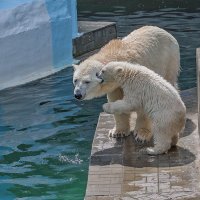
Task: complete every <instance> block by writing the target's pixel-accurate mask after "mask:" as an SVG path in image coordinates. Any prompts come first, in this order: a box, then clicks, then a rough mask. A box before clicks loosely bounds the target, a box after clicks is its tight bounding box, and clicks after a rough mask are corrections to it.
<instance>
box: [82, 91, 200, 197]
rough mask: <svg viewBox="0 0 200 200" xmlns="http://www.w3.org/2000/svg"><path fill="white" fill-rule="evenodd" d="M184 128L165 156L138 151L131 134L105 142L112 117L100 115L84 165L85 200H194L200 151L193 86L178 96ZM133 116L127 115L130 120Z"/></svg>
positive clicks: (197, 192) (198, 189)
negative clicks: (184, 117)
mask: <svg viewBox="0 0 200 200" xmlns="http://www.w3.org/2000/svg"><path fill="white" fill-rule="evenodd" d="M181 96H182V98H183V100H184V102H185V104H186V106H187V121H186V128H185V131H184V133H183V135H181V138H180V140H179V142H178V146H177V148H173V149H171V150H170V152H169V153H168V154H165V155H160V156H148V155H142V154H141V153H139V149H140V148H141V147H143V146H141V145H138V144H137V143H136V142H135V140H134V137H133V135H130V136H129V137H126V138H124V139H111V138H109V137H108V131H109V130H110V129H111V128H112V127H113V126H114V120H113V116H112V115H108V114H105V113H101V114H100V117H99V122H98V125H97V129H96V132H95V136H94V140H93V145H92V153H91V160H90V166H89V175H88V184H87V190H86V196H85V199H86V200H100V199H102V200H103V199H104V200H111V199H113V200H119V199H124V200H129V199H138V200H146V199H159V200H169V199H173V200H175V199H181V200H182V199H188V200H189V199H190V200H191V199H200V185H199V182H200V167H199V166H200V149H199V135H198V127H197V123H198V119H197V116H198V114H197V92H196V88H194V89H191V90H186V91H183V92H181ZM134 117H135V116H133V118H134Z"/></svg>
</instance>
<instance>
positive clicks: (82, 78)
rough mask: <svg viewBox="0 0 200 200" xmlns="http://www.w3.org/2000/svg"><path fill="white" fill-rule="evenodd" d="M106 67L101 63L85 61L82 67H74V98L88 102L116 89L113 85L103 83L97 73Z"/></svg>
mask: <svg viewBox="0 0 200 200" xmlns="http://www.w3.org/2000/svg"><path fill="white" fill-rule="evenodd" d="M103 67H104V64H102V63H101V62H99V61H96V60H85V61H84V62H82V63H81V64H80V65H74V75H73V84H74V96H75V98H76V99H78V100H88V99H93V98H95V97H100V96H103V95H105V94H107V93H108V92H110V90H113V88H115V85H113V84H112V83H102V79H101V78H99V77H98V76H97V73H98V72H99V71H101V69H102V68H103Z"/></svg>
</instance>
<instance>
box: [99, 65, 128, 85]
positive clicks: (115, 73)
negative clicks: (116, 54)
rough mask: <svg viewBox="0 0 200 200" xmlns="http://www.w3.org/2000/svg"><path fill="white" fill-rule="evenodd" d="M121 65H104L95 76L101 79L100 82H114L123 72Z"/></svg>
mask: <svg viewBox="0 0 200 200" xmlns="http://www.w3.org/2000/svg"><path fill="white" fill-rule="evenodd" d="M123 64H124V63H121V62H110V63H108V64H107V65H105V66H104V67H103V68H102V69H101V71H100V72H99V73H98V74H97V77H98V78H100V79H102V82H104V83H105V84H106V83H109V82H112V83H113V82H116V79H118V77H119V75H120V73H121V72H122V71H123Z"/></svg>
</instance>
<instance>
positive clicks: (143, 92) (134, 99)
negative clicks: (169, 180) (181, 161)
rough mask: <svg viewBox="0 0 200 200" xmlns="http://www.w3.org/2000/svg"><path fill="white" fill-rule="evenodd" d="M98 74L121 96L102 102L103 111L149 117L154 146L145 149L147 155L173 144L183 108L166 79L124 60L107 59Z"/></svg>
mask: <svg viewBox="0 0 200 200" xmlns="http://www.w3.org/2000/svg"><path fill="white" fill-rule="evenodd" d="M100 77H101V78H103V80H104V81H105V82H113V84H115V87H116V88H117V87H121V88H122V89H123V92H124V97H123V99H121V100H117V101H115V102H112V103H106V104H104V105H103V109H104V111H105V112H107V113H110V114H116V113H118V114H122V113H131V112H133V111H136V112H137V111H143V113H145V114H146V115H147V116H148V118H149V119H150V120H151V123H152V130H151V132H152V134H153V137H154V147H153V148H147V149H146V151H147V153H148V154H162V153H165V152H166V151H168V150H169V149H170V147H171V144H173V145H175V144H176V142H177V141H178V135H179V133H180V132H181V130H182V129H183V128H184V125H185V113H186V108H185V105H184V103H183V101H182V100H181V98H180V96H179V94H178V92H177V90H176V89H175V88H174V87H173V86H172V85H171V84H170V83H169V82H167V81H166V80H164V79H163V78H162V77H161V76H159V75H158V74H156V73H155V72H153V71H152V70H149V69H148V68H146V67H144V66H140V65H136V64H130V63H127V62H110V63H109V64H107V65H106V66H104V67H103V69H102V71H101V73H100ZM113 89H115V88H113ZM110 92H112V91H110Z"/></svg>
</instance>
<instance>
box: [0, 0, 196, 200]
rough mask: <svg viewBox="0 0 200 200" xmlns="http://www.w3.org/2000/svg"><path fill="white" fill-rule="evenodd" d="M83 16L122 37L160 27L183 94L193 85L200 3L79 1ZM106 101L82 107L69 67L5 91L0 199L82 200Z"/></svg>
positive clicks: (0, 111)
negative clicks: (173, 45) (177, 53)
mask: <svg viewBox="0 0 200 200" xmlns="http://www.w3.org/2000/svg"><path fill="white" fill-rule="evenodd" d="M78 9H79V14H78V15H79V19H80V20H94V21H116V22H117V26H118V32H119V37H122V36H124V35H126V34H128V33H129V32H131V31H132V30H133V29H135V28H138V27H141V26H142V25H146V24H148V25H149V24H151V25H157V26H160V27H162V28H164V29H166V30H167V31H169V32H170V33H172V34H173V35H174V36H175V37H176V38H177V40H178V41H179V43H180V46H181V64H182V72H181V77H180V80H179V83H180V87H181V89H186V88H191V87H194V86H195V85H196V75H195V71H196V70H195V68H196V66H195V48H196V47H198V46H200V2H199V1H197V0H196V1H189V0H188V1H184V0H179V1H178V0H174V1H164V0H163V1H158V0H152V1H149V0H141V1H135V0H129V1H128V0H123V1H120V0H115V1H114V0H110V1H109V0H79V1H78ZM104 101H105V99H104V98H102V99H96V100H95V101H87V102H78V101H76V100H74V97H73V86H72V69H71V68H68V69H66V70H63V71H62V72H60V73H58V74H56V75H53V76H50V77H48V78H45V79H43V80H40V81H37V82H35V83H31V84H28V85H25V86H21V87H17V88H13V89H9V90H4V91H1V92H0V200H11V199H20V200H22V199H23V200H49V199H53V200H57V199H58V200H83V198H84V193H85V187H86V182H87V171H88V164H89V156H90V150H91V143H92V139H93V135H94V131H95V127H96V123H97V118H98V114H99V112H100V111H101V105H102V103H103V102H104Z"/></svg>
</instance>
